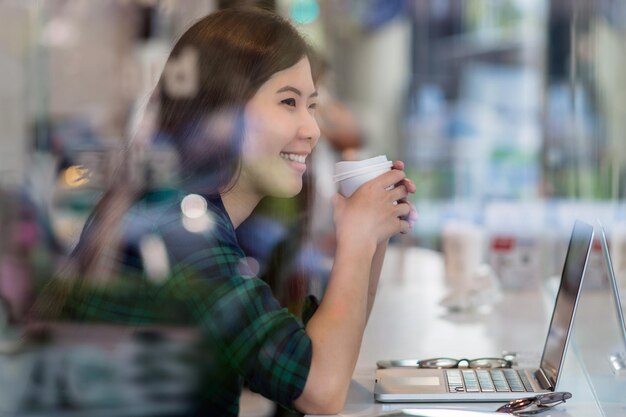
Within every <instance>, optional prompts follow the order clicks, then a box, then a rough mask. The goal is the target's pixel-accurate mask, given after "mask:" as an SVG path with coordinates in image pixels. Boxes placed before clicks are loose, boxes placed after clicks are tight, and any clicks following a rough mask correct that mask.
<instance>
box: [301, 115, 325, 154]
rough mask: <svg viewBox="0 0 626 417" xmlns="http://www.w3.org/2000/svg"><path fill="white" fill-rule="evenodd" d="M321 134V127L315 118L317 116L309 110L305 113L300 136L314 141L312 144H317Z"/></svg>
mask: <svg viewBox="0 0 626 417" xmlns="http://www.w3.org/2000/svg"><path fill="white" fill-rule="evenodd" d="M320 134H321V133H320V128H319V126H318V124H317V120H315V116H314V115H312V114H311V113H309V112H308V111H307V112H306V114H305V115H303V120H302V125H301V126H300V131H299V136H300V137H302V138H303V139H308V140H310V141H312V145H311V146H315V144H316V143H317V140H318V139H319V138H320Z"/></svg>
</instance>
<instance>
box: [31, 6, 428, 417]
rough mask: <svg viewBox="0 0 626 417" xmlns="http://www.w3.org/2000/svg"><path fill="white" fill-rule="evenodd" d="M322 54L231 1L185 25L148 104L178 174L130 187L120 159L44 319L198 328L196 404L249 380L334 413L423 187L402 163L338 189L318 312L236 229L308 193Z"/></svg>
mask: <svg viewBox="0 0 626 417" xmlns="http://www.w3.org/2000/svg"><path fill="white" fill-rule="evenodd" d="M310 59H311V58H310V54H309V48H308V46H307V44H306V42H305V41H304V40H303V39H302V37H301V36H300V35H299V34H298V32H297V31H296V30H295V29H294V27H293V26H291V24H289V23H288V22H287V21H285V20H284V19H282V18H280V17H279V16H277V15H275V14H273V13H270V12H267V11H263V10H259V9H227V10H223V11H220V12H217V13H214V14H211V15H209V16H207V17H205V18H203V19H201V20H200V21H198V22H197V23H196V24H195V25H193V26H192V27H191V28H190V29H189V30H187V32H185V33H184V34H183V35H182V37H181V38H180V39H179V41H178V42H177V43H176V45H175V46H174V48H173V50H172V53H171V55H170V57H169V60H168V63H167V64H166V67H165V70H164V72H163V75H162V77H161V80H160V82H159V84H158V86H157V88H156V90H155V93H154V95H153V100H152V104H153V105H154V106H156V107H158V117H157V121H156V132H155V133H154V135H153V137H152V145H153V146H171V147H173V148H174V149H175V150H176V153H177V155H178V158H179V161H180V169H179V173H178V176H179V181H178V183H177V184H176V186H175V187H172V188H168V189H155V188H154V187H151V186H150V184H144V185H142V186H141V187H138V188H133V186H132V182H131V181H129V180H128V177H127V175H126V173H125V172H124V170H122V171H121V172H120V173H119V175H118V177H117V178H116V179H115V180H113V181H112V183H113V185H112V187H111V188H110V190H108V191H107V192H106V193H105V195H104V196H103V198H102V200H101V201H100V203H99V204H98V205H97V207H96V209H95V210H94V212H93V214H92V216H91V217H90V219H89V220H88V222H87V225H86V226H85V229H84V231H83V233H82V236H81V239H80V242H79V243H78V245H77V247H76V249H75V251H74V253H73V254H72V256H71V258H70V259H69V262H68V265H67V266H66V267H65V268H64V269H63V270H62V271H61V272H60V273H59V274H58V276H59V278H58V279H56V280H54V282H52V283H51V284H50V291H48V296H47V297H44V298H43V299H42V300H41V302H40V303H39V304H38V306H39V308H38V309H37V310H36V313H37V314H38V315H39V316H41V315H43V316H44V317H43V318H46V319H55V318H59V317H60V318H64V319H71V320H74V321H81V320H82V321H98V322H107V323H116V324H132V325H134V326H136V325H144V324H158V323H164V322H165V323H181V322H182V323H185V324H193V325H195V326H197V327H198V329H199V330H200V334H201V335H202V338H203V341H204V343H203V344H202V345H203V346H204V347H205V351H204V352H203V353H202V355H201V356H202V360H201V361H199V363H198V369H201V370H202V375H203V376H202V378H201V379H200V381H201V384H200V385H199V386H198V388H197V395H196V396H194V397H193V399H194V404H193V405H192V406H190V407H191V408H190V409H189V410H187V411H185V413H184V414H185V415H192V414H193V415H196V414H197V415H220V416H235V415H237V412H238V403H239V396H240V394H241V390H242V385H243V383H244V382H245V383H246V384H248V385H249V386H250V388H251V389H252V390H253V391H256V392H259V393H261V394H262V395H264V396H266V397H267V398H270V399H272V400H274V401H276V402H278V403H279V404H282V405H283V406H284V407H287V408H296V409H298V410H300V411H302V412H307V413H315V414H320V413H322V414H324V413H335V412H338V411H339V410H340V409H341V408H342V407H343V404H344V401H345V398H346V395H347V391H348V386H349V384H350V380H351V376H352V372H353V370H354V366H355V364H356V359H357V356H358V352H359V346H360V343H361V339H362V336H363V331H364V327H365V324H366V322H367V318H368V315H369V312H370V310H371V307H372V303H373V300H374V296H375V293H376V288H377V283H378V278H379V275H380V269H381V266H382V261H383V257H384V254H385V250H386V246H387V242H388V240H389V238H390V237H391V236H393V235H395V234H397V233H402V232H406V231H407V230H408V229H409V228H410V227H411V226H412V224H413V222H414V221H415V218H416V214H415V210H414V208H413V206H412V205H411V204H410V203H408V202H407V201H406V197H407V194H408V193H409V192H414V191H415V186H414V185H413V184H412V183H411V182H410V181H408V180H406V179H405V174H404V172H403V167H404V165H403V164H402V162H400V161H398V162H396V163H394V165H393V168H394V169H392V170H391V171H389V172H388V173H385V174H383V175H381V176H379V177H378V178H376V179H373V180H371V181H369V182H367V183H365V184H364V185H363V186H362V187H361V188H359V189H358V190H357V191H356V192H355V193H354V194H353V195H352V196H350V197H349V198H344V197H341V196H339V195H337V196H336V199H335V202H334V206H335V222H336V236H337V253H336V256H335V263H334V267H333V271H332V274H331V277H330V281H329V285H328V288H327V291H326V293H325V295H324V298H323V300H322V302H321V303H320V304H319V307H318V308H317V309H316V310H315V311H310V312H307V313H306V314H305V315H306V316H307V317H311V318H310V320H309V321H308V322H307V323H305V324H303V323H302V321H301V320H300V319H299V318H297V317H295V316H293V315H291V314H290V313H289V312H288V311H287V310H286V309H284V308H282V307H281V306H280V304H279V303H278V301H277V300H276V298H275V297H274V295H273V294H272V291H271V290H270V288H269V287H268V285H267V284H266V283H265V282H263V281H262V280H260V279H259V278H257V277H256V276H255V274H254V271H253V268H251V267H250V262H248V258H247V257H246V255H245V254H244V252H243V251H242V249H241V247H240V245H239V243H238V241H237V238H236V235H235V229H236V228H237V227H238V226H239V225H240V224H241V222H243V221H244V220H245V219H246V218H247V217H248V216H249V215H250V213H251V212H252V210H253V209H254V208H255V207H256V206H257V204H258V203H259V201H260V200H261V199H263V198H264V197H267V196H273V197H291V196H294V195H296V194H298V193H299V192H300V191H301V189H302V176H303V174H304V172H305V170H306V167H307V166H306V161H307V157H308V156H309V154H310V153H311V152H312V151H313V149H314V147H315V145H316V143H317V140H318V138H319V136H320V131H319V128H318V126H317V123H316V121H315V117H314V113H315V107H316V105H317V90H316V86H315V76H314V75H315V74H312V71H311V63H310ZM137 144H140V145H141V146H143V148H142V149H140V150H141V151H142V152H144V153H145V152H146V150H148V151H149V149H146V148H145V143H138V142H135V144H134V145H137ZM132 150H133V146H131V149H130V150H129V153H128V154H127V155H126V156H127V159H128V160H131V161H134V160H135V159H134V156H133V152H132ZM348 299H349V300H351V301H350V304H346V300H348Z"/></svg>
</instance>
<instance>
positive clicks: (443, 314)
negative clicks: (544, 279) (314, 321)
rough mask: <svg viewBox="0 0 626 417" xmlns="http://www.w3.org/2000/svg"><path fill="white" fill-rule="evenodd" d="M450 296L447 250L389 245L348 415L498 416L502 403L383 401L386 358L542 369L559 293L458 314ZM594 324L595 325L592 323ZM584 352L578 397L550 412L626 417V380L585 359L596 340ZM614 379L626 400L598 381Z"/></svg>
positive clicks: (573, 361)
mask: <svg viewBox="0 0 626 417" xmlns="http://www.w3.org/2000/svg"><path fill="white" fill-rule="evenodd" d="M447 292H448V289H447V288H446V286H445V282H444V269H443V261H442V258H441V255H440V254H439V253H437V252H434V251H430V250H426V249H421V248H415V247H408V248H402V247H397V246H391V247H390V248H389V251H388V253H387V258H386V259H385V264H384V267H383V272H382V275H381V282H380V286H379V291H378V295H377V300H376V303H375V305H374V308H373V310H372V314H371V316H370V320H369V323H368V325H367V328H366V331H365V335H364V338H363V343H362V346H361V352H360V355H359V358H358V361H357V365H356V369H355V372H354V376H353V380H352V384H351V386H350V390H349V394H348V398H347V402H346V405H345V408H344V410H343V411H342V412H341V413H340V415H342V416H359V417H361V416H375V415H378V414H381V413H385V412H389V411H392V410H398V409H407V408H412V409H415V408H447V409H472V410H480V411H493V410H495V409H496V408H497V407H498V406H499V405H500V404H499V403H480V404H476V403H473V404H463V403H446V404H443V403H429V404H425V403H419V404H418V403H415V404H407V403H404V404H391V403H377V402H375V401H374V397H373V389H374V372H375V369H376V361H377V360H379V359H398V358H420V359H424V358H429V357H437V356H448V357H457V358H477V357H486V356H493V355H495V356H499V355H501V354H502V352H503V351H515V352H518V353H520V357H521V358H525V360H526V361H527V362H528V363H525V365H530V366H537V365H538V363H539V359H540V357H539V355H540V354H541V351H542V350H543V344H544V341H545V337H546V333H547V329H548V325H549V319H550V315H551V312H552V306H553V302H554V292H552V294H550V291H545V289H528V290H516V291H507V292H504V293H503V294H502V297H501V299H500V300H499V301H497V302H495V303H494V305H493V306H492V308H491V310H490V311H482V312H474V313H456V314H453V313H449V312H447V311H446V310H445V309H444V308H443V307H441V306H440V305H439V302H440V300H441V299H442V298H443V297H444V296H445V295H446V294H447ZM587 310H588V309H585V311H587ZM589 310H593V308H589ZM580 312H581V311H579V313H580ZM577 319H578V316H577ZM591 321H593V320H587V322H588V323H589V322H591ZM587 327H589V326H587ZM576 332H577V334H578V336H579V337H578V340H579V341H580V340H584V333H585V332H581V331H578V330H577V329H575V333H576ZM600 345H603V344H602V343H600ZM581 347H584V348H585V349H584V351H585V353H586V354H585V355H581V354H577V348H576V347H574V348H570V349H569V351H568V354H567V356H566V360H565V368H564V371H563V377H562V378H563V379H562V384H561V389H562V390H566V391H569V392H571V393H572V394H573V398H572V399H571V400H569V401H568V402H567V403H566V404H564V405H560V406H558V407H556V408H555V409H554V410H553V411H551V412H550V413H549V415H551V416H586V417H594V416H626V376H622V377H613V378H612V375H611V373H610V370H608V368H603V367H602V366H597V364H593V363H585V362H584V359H585V357H587V356H588V355H591V356H593V351H594V342H593V341H587V343H586V346H582V345H581ZM578 350H580V349H578ZM598 350H604V348H602V349H598ZM590 352H591V353H590ZM600 353H603V352H600ZM530 362H532V363H530ZM605 377H606V378H605ZM611 378H612V379H611ZM607 379H610V382H609V383H608V385H610V386H612V387H613V388H614V392H615V393H617V392H622V393H623V395H614V397H616V398H613V397H611V398H609V399H608V400H606V399H605V400H602V398H601V396H598V395H597V393H596V388H598V387H597V386H594V383H595V382H596V381H599V380H602V381H603V382H604V383H606V380H607ZM600 388H602V387H600ZM451 415H453V414H451Z"/></svg>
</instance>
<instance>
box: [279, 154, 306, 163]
mask: <svg viewBox="0 0 626 417" xmlns="http://www.w3.org/2000/svg"><path fill="white" fill-rule="evenodd" d="M280 157H281V158H283V159H285V160H288V161H295V162H299V163H301V164H304V162H305V161H306V155H296V154H295V153H285V152H281V153H280Z"/></svg>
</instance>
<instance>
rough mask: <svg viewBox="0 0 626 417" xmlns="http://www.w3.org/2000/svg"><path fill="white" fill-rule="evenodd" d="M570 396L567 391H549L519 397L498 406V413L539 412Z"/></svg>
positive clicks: (520, 413)
mask: <svg viewBox="0 0 626 417" xmlns="http://www.w3.org/2000/svg"><path fill="white" fill-rule="evenodd" d="M570 398H572V394H571V393H569V392H549V393H547V394H539V395H537V396H535V397H529V398H519V399H517V400H513V401H511V402H509V403H507V404H504V405H503V406H502V407H500V408H498V409H497V410H496V412H498V413H509V414H515V415H519V416H524V415H532V414H539V413H542V412H544V411H546V410H549V409H551V408H552V407H554V406H556V405H559V404H563V403H564V402H565V400H569V399H570Z"/></svg>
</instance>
